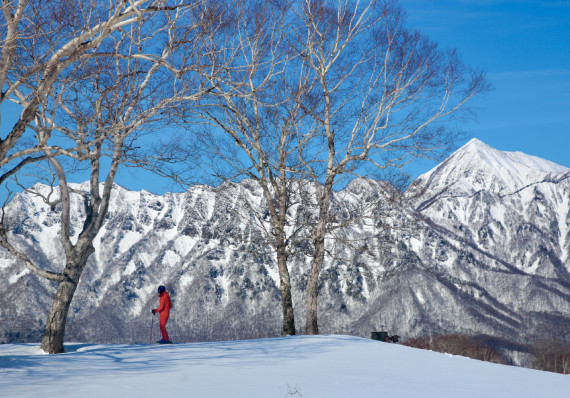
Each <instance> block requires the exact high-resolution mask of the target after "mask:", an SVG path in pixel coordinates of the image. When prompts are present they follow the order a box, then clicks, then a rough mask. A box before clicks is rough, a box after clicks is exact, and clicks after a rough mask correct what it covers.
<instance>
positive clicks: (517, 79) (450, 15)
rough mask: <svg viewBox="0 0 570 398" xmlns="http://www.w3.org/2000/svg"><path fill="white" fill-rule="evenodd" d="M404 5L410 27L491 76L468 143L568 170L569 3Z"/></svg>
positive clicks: (423, 0)
mask: <svg viewBox="0 0 570 398" xmlns="http://www.w3.org/2000/svg"><path fill="white" fill-rule="evenodd" d="M400 4H401V5H402V6H403V7H404V9H405V10H406V12H407V15H408V25H409V26H410V27H413V28H416V29H418V30H420V31H422V32H424V33H426V34H427V35H428V36H429V37H430V38H432V39H433V40H435V41H436V42H438V43H439V44H440V45H441V46H442V47H444V48H447V47H452V48H457V49H458V51H459V53H460V54H461V56H462V58H463V59H464V61H465V62H466V63H467V64H468V65H471V66H475V67H478V68H482V69H484V70H486V71H487V78H488V80H489V81H490V82H491V84H492V85H493V87H494V91H492V92H491V93H489V94H488V95H486V96H485V97H484V98H481V99H480V100H478V101H477V103H476V105H477V107H478V108H479V111H478V120H477V121H476V122H474V123H470V124H468V125H467V126H466V130H467V131H468V132H469V133H470V138H473V137H475V138H479V139H480V140H481V141H483V142H485V143H487V144H489V145H491V146H492V147H495V148H497V149H500V150H504V151H521V152H525V153H527V154H530V155H534V156H539V157H541V158H544V159H548V160H551V161H553V162H555V163H558V164H561V165H564V166H566V167H570V1H556V0H540V1H532V0H527V1H517V0H504V1H501V0H453V1H451V0H401V1H400ZM468 139H469V138H468ZM468 139H465V140H462V141H461V142H458V145H459V146H460V145H462V144H463V143H465V142H466V141H467V140H468ZM422 167H426V168H429V167H431V165H430V164H427V163H426V164H423V165H422ZM418 170H419V171H420V172H423V171H427V169H426V170H420V169H418Z"/></svg>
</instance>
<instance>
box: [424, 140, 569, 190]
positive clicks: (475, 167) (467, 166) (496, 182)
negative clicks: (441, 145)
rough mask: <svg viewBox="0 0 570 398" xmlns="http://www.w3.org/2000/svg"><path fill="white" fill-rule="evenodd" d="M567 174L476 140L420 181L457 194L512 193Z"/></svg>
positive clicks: (560, 168) (548, 163) (562, 169)
mask: <svg viewBox="0 0 570 398" xmlns="http://www.w3.org/2000/svg"><path fill="white" fill-rule="evenodd" d="M568 172H570V169H568V168H567V167H564V166H561V165H558V164H556V163H554V162H551V161H548V160H545V159H541V158H539V157H536V156H531V155H527V154H525V153H522V152H506V151H501V150H498V149H495V148H493V147H491V146H489V145H487V144H485V143H484V142H482V141H480V140H478V139H476V138H474V139H472V140H471V141H469V142H468V143H466V144H465V145H464V146H462V147H461V148H459V149H458V150H457V151H456V152H454V153H453V154H452V155H451V156H450V157H449V158H447V159H446V160H445V161H444V162H443V163H441V164H440V165H438V166H437V167H436V168H434V169H432V170H430V171H429V172H427V173H426V174H423V175H421V176H420V177H419V178H418V181H421V182H423V183H427V184H428V185H429V186H430V188H433V189H447V190H450V191H451V192H455V193H473V192H476V191H480V190H488V191H492V192H497V193H500V194H509V193H512V192H515V191H517V190H519V189H521V188H524V187H525V186H528V185H531V184H534V183H539V182H543V181H547V180H551V179H556V178H557V177H558V178H559V177H560V176H561V175H563V174H566V173H568Z"/></svg>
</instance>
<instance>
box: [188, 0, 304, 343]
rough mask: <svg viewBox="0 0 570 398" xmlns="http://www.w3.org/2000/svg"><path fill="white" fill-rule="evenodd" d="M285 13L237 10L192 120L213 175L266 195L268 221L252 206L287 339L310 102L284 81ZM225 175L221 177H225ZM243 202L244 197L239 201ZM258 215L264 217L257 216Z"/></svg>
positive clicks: (248, 5) (216, 46)
mask: <svg viewBox="0 0 570 398" xmlns="http://www.w3.org/2000/svg"><path fill="white" fill-rule="evenodd" d="M286 11H287V8H282V7H279V5H278V4H275V3H274V2H268V3H261V2H248V1H245V2H240V3H239V4H234V12H233V16H231V17H230V16H228V17H227V18H228V20H232V21H233V23H232V24H231V27H229V28H228V30H227V31H225V32H224V34H223V35H220V36H216V37H212V41H211V43H210V46H211V48H210V49H209V50H208V54H211V55H212V56H213V57H212V58H211V65H212V66H211V68H212V71H213V73H211V74H209V75H207V76H206V77H207V78H208V80H209V82H210V84H211V86H212V90H211V95H210V96H208V97H204V99H203V100H202V101H201V102H200V104H199V107H198V108H196V110H197V111H198V112H199V114H197V115H194V116H196V117H198V118H199V120H201V122H200V123H203V124H205V125H206V126H207V127H206V128H204V129H203V130H200V134H199V136H200V137H201V138H202V144H204V145H203V146H202V151H203V152H204V153H207V155H208V156H207V157H209V158H210V159H213V160H214V161H213V163H211V164H210V166H211V168H210V172H212V173H213V174H214V175H216V176H218V177H220V178H222V179H224V180H226V179H228V178H229V179H233V180H238V181H239V180H241V179H243V178H250V179H252V180H254V181H255V182H256V183H257V184H258V186H259V187H260V188H261V190H262V192H263V198H264V199H265V204H266V205H267V209H268V214H266V213H265V212H264V211H263V210H262V209H260V208H259V206H257V205H256V204H254V203H249V206H248V207H247V208H248V209H249V211H250V214H252V215H253V216H254V217H255V219H256V220H257V224H258V225H259V226H260V227H261V228H262V230H263V231H264V234H265V242H266V244H267V245H268V246H269V247H271V248H272V251H273V252H274V253H275V255H276V258H277V266H278V271H279V292H280V299H281V306H282V314H283V329H282V331H283V334H284V335H294V334H295V317H294V309H293V300H292V290H291V289H292V286H291V277H290V270H289V263H288V258H289V255H290V250H291V245H292V243H293V242H294V239H295V236H296V234H297V232H298V229H297V226H296V225H295V221H294V215H293V213H294V212H292V211H291V210H292V208H294V207H295V204H296V202H295V192H296V191H297V190H298V189H299V188H300V186H299V185H300V184H301V183H302V181H300V180H299V179H298V178H296V177H295V176H296V174H295V167H297V168H298V167H299V164H298V162H297V158H298V156H297V152H298V145H299V144H298V142H297V141H296V140H297V137H298V134H297V132H296V131H295V130H296V129H297V128H298V126H299V120H300V119H302V118H303V115H304V114H305V111H304V110H303V107H304V106H306V104H307V102H308V101H307V100H306V99H305V100H302V99H301V98H302V97H304V96H306V95H307V92H308V91H309V90H307V89H306V87H305V84H306V81H305V79H304V77H302V76H301V77H297V78H292V77H291V76H287V74H286V73H287V72H288V70H289V68H290V66H289V62H290V58H291V57H292V56H294V55H292V54H290V52H289V50H290V48H289V47H288V45H287V43H286V41H285V39H286V36H285V33H286V27H285V25H286V16H287V15H288V14H287V12H286ZM222 170H223V171H222ZM241 199H242V200H246V205H248V203H247V198H245V197H244V198H241ZM260 210H261V211H260Z"/></svg>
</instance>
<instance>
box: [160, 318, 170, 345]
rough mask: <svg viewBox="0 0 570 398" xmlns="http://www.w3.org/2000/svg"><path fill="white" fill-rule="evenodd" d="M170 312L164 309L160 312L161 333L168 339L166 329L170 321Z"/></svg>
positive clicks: (163, 337)
mask: <svg viewBox="0 0 570 398" xmlns="http://www.w3.org/2000/svg"><path fill="white" fill-rule="evenodd" d="M169 316H170V314H169V313H168V312H167V311H162V312H161V313H160V324H159V325H160V334H162V340H165V341H168V340H170V339H169V338H168V332H167V331H166V322H168V317H169Z"/></svg>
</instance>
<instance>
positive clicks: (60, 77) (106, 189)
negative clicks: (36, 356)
mask: <svg viewBox="0 0 570 398" xmlns="http://www.w3.org/2000/svg"><path fill="white" fill-rule="evenodd" d="M0 34H1V43H2V50H1V58H0V81H1V82H2V94H1V97H0V106H1V105H4V106H3V107H2V108H0V109H1V113H0V116H4V115H5V114H6V112H7V111H6V110H7V109H8V107H7V106H6V105H5V103H10V106H11V107H12V108H10V109H13V107H17V108H18V109H19V111H20V113H19V116H18V118H17V121H16V122H15V124H14V125H13V126H11V127H6V126H4V125H2V135H1V137H0V167H1V169H0V184H1V185H2V188H3V189H6V190H9V189H10V188H9V187H10V186H12V185H9V184H8V181H11V182H12V184H17V185H20V186H21V187H22V189H26V190H31V189H33V188H30V186H29V185H30V184H24V183H23V182H22V176H24V175H25V176H26V179H27V180H26V181H30V180H31V181H34V182H44V183H46V184H47V185H48V186H51V187H52V188H53V189H52V190H51V191H50V192H49V194H44V195H43V200H44V201H45V202H46V203H49V204H50V205H52V206H53V207H55V206H60V207H61V234H60V237H61V243H62V245H63V248H64V253H65V258H64V263H62V264H49V265H45V264H36V263H35V262H34V261H33V259H31V258H29V257H28V256H27V255H26V253H23V252H21V251H19V250H18V248H17V247H16V246H15V245H14V244H13V242H12V240H11V235H10V231H9V226H7V225H5V223H4V218H5V217H4V215H5V206H4V207H3V211H2V217H1V225H0V245H1V246H2V247H3V248H4V249H6V250H8V251H9V252H10V253H11V254H12V255H13V256H14V257H15V258H18V259H19V260H20V261H22V263H23V264H25V265H26V267H27V268H28V269H30V270H31V271H32V272H34V273H35V274H37V275H39V276H41V277H44V278H47V279H48V280H51V281H54V282H56V283H57V286H58V288H57V292H56V295H55V297H54V299H53V303H52V307H51V310H50V312H49V315H48V319H47V322H46V326H45V332H44V336H43V339H42V348H43V349H44V350H45V351H46V352H49V353H59V352H63V351H64V347H63V339H64V334H65V324H66V319H67V313H68V309H69V305H70V303H71V300H72V298H73V295H74V293H75V290H76V288H77V285H78V283H79V280H80V278H81V274H82V272H83V270H84V269H85V267H86V266H87V261H88V258H89V256H90V255H91V254H93V253H94V251H95V249H94V246H93V242H94V240H95V238H96V236H97V234H98V232H99V231H100V229H101V227H102V226H103V223H104V221H105V217H106V215H107V211H108V208H109V202H110V197H111V192H112V187H113V183H114V181H115V178H116V176H117V173H118V171H119V169H120V168H125V167H135V168H141V169H146V170H150V171H152V172H155V173H157V174H159V175H162V176H166V177H170V178H172V179H173V180H175V181H177V182H178V183H180V184H188V183H190V182H192V181H196V180H197V179H198V178H200V177H201V176H205V175H207V176H211V177H213V178H215V179H216V180H218V181H228V180H229V181H240V180H241V179H244V178H249V179H252V180H254V181H255V182H256V183H257V184H258V186H259V187H260V189H261V190H262V192H263V197H264V199H265V201H266V203H267V211H266V212H265V211H263V212H259V211H257V210H256V209H257V207H256V206H255V204H254V203H251V204H250V206H249V209H250V210H251V212H250V216H251V218H252V219H254V220H255V222H257V223H258V224H259V225H260V226H261V227H262V229H263V231H264V234H265V235H264V239H265V241H266V244H267V245H268V246H269V247H270V248H271V249H272V252H273V253H274V255H275V256H276V259H277V264H278V270H279V291H280V297H281V303H282V313H283V334H295V315H294V309H293V303H292V294H291V281H290V273H291V272H292V270H291V269H290V264H289V262H288V259H289V257H290V256H291V255H292V254H293V253H295V250H297V248H298V243H299V242H304V243H305V244H304V247H305V248H306V252H307V255H308V256H310V258H311V268H310V274H309V278H308V282H307V300H308V301H307V304H308V306H307V307H308V314H307V318H306V320H305V331H306V333H308V334H317V333H318V332H319V330H318V316H317V304H318V290H319V275H320V272H321V270H322V269H323V266H324V264H325V261H326V256H327V240H330V239H332V238H333V237H334V235H335V231H339V230H341V229H342V228H343V227H345V226H347V225H349V224H350V223H351V222H354V220H355V219H356V218H358V219H362V217H367V216H371V215H372V214H373V213H374V212H375V209H374V208H373V207H369V208H362V209H360V211H358V212H349V211H344V210H343V209H339V208H338V206H336V204H335V203H334V195H333V193H334V191H335V189H337V188H338V187H339V186H341V185H342V184H344V183H345V182H346V180H347V179H350V178H354V177H356V176H369V177H373V178H372V179H371V180H370V183H374V184H383V185H382V186H385V192H386V195H391V194H392V193H393V192H394V190H393V189H392V188H391V187H392V186H393V184H392V183H391V182H393V181H389V176H393V175H398V173H400V172H401V170H402V168H403V167H404V166H405V165H406V164H408V163H410V162H412V161H413V160H414V159H416V158H422V157H424V158H425V157H437V156H441V155H442V154H445V153H446V152H447V151H448V150H449V149H450V148H451V147H452V145H453V143H454V140H455V139H456V137H457V135H458V134H459V131H460V130H459V127H460V124H461V122H462V121H463V120H464V119H465V118H466V117H469V116H470V115H471V109H470V108H469V107H468V106H467V104H468V103H469V102H470V101H471V100H472V99H473V98H474V97H476V96H478V95H480V94H482V93H484V92H486V91H487V90H488V89H489V85H488V83H487V81H486V79H485V75H484V73H483V72H482V71H479V70H474V69H472V68H470V67H469V66H467V65H465V64H464V63H463V62H462V60H461V59H460V57H459V56H458V54H457V52H456V51H455V50H442V49H440V48H439V47H438V45H437V43H434V42H433V41H431V40H430V39H429V38H428V37H426V36H425V35H423V34H421V33H419V32H417V31H414V30H413V29H411V28H409V27H407V25H406V21H405V14H404V12H403V10H402V9H401V8H400V7H399V5H398V3H397V1H395V0H370V1H366V2H363V1H358V0H338V1H329V0H269V1H261V0H258V1H252V0H236V1H233V2H226V1H224V0H153V1H149V0H146V1H145V0H128V1H125V0H106V1H94V0H55V1H54V0H49V1H47V0H5V1H3V2H2V22H1V25H0ZM3 119H5V118H3ZM0 121H2V119H0ZM198 168H199V169H200V170H199V171H197V169H198ZM394 171H395V172H396V173H394ZM402 173H403V172H402ZM78 174H81V175H88V176H89V177H88V181H89V184H88V185H89V188H88V189H87V190H85V191H78V190H76V189H73V188H72V187H71V186H70V185H69V184H68V181H69V180H70V179H71V178H72V177H74V176H76V175H78ZM11 194H12V192H8V198H9V197H10V195H11ZM35 194H38V195H39V194H40V193H39V192H35ZM73 197H78V198H80V200H81V201H82V203H83V204H84V210H85V219H84V221H83V225H82V228H81V230H80V231H79V232H77V231H75V232H73V231H72V226H71V223H70V220H71V206H70V203H71V201H72V198H73ZM5 204H6V203H5Z"/></svg>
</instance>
